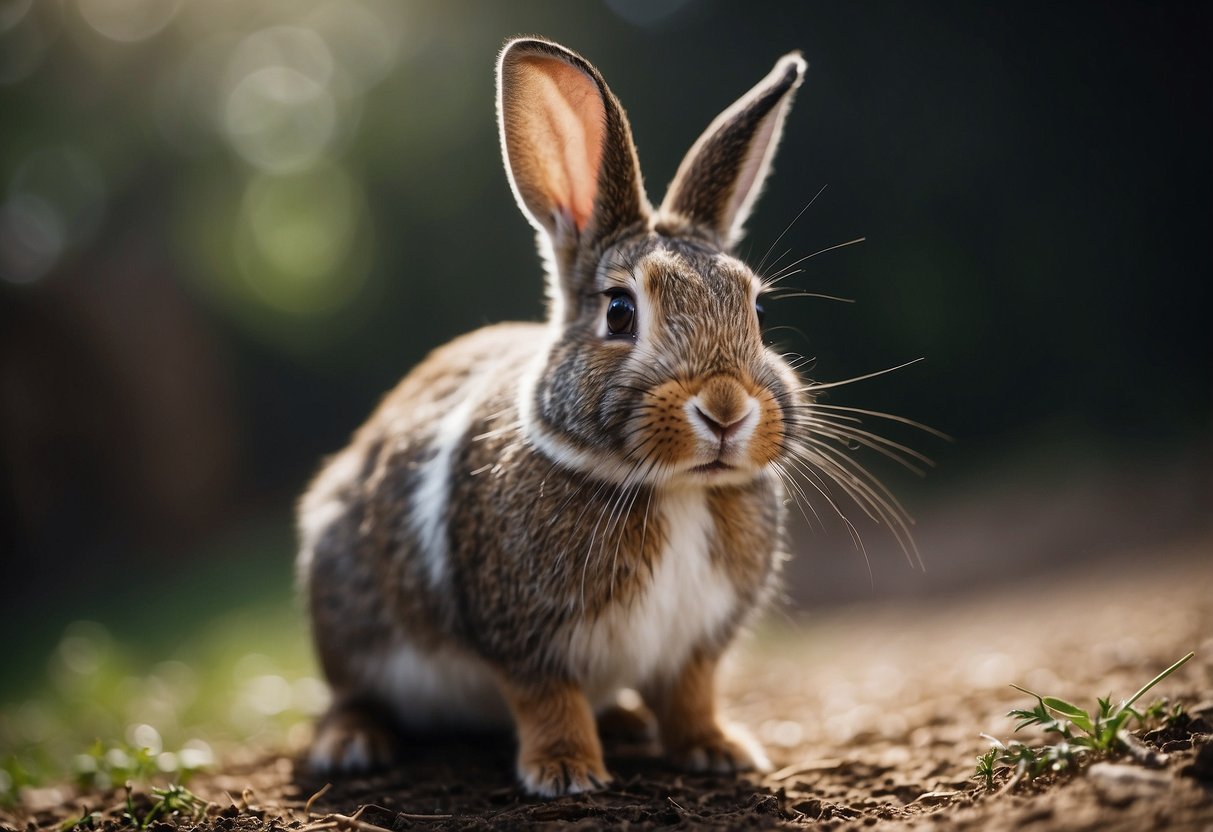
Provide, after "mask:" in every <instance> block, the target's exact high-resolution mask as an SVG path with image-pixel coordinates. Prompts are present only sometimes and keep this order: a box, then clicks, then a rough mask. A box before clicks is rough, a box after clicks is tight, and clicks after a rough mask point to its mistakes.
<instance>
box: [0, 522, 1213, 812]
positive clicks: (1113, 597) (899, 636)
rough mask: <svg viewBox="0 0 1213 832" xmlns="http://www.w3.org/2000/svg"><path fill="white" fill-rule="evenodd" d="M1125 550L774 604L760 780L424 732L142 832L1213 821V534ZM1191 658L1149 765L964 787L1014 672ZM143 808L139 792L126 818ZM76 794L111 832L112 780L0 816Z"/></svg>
mask: <svg viewBox="0 0 1213 832" xmlns="http://www.w3.org/2000/svg"><path fill="white" fill-rule="evenodd" d="M1116 563H1117V566H1116V567H1115V568H1109V569H1106V570H1092V569H1090V568H1089V567H1088V568H1087V569H1086V570H1085V571H1083V572H1082V573H1062V574H1058V575H1053V576H1049V577H1047V578H1043V579H1040V578H1038V579H1036V580H1034V581H1032V582H1031V584H1030V585H1021V586H1016V587H1009V588H1006V589H999V590H994V591H991V590H987V591H985V592H983V593H982V594H980V595H977V596H970V597H968V598H966V599H964V600H962V601H956V602H943V601H939V600H936V601H932V602H929V603H928V602H918V603H916V604H909V603H898V604H897V605H885V606H883V607H882V608H879V609H876V608H873V607H870V606H869V607H850V608H847V609H845V610H843V611H833V612H829V613H823V614H821V615H811V614H810V615H808V616H807V617H797V618H796V619H795V620H794V621H793V620H790V618H789V617H783V618H782V619H781V618H780V617H779V616H774V617H773V618H774V619H775V620H773V621H772V622H771V623H770V624H768V625H766V626H764V627H763V628H761V629H760V633H759V634H758V635H756V636H755V637H753V638H750V639H749V640H748V641H746V642H745V643H743V644H741V645H739V646H738V649H737V650H736V651H735V657H734V659H733V661H732V663H731V665H730V668H729V673H728V676H727V680H726V684H725V686H724V696H725V700H726V703H727V710H728V713H729V715H730V717H731V718H732V719H734V720H736V721H738V722H741V723H744V724H746V725H748V726H750V727H751V728H752V729H753V731H754V733H755V734H756V735H757V736H758V737H759V739H761V740H762V742H763V743H764V744H765V745H766V747H767V750H768V752H769V753H770V755H771V758H772V760H773V762H774V764H775V766H776V768H777V769H778V770H777V771H775V772H773V773H772V774H770V775H766V776H755V777H741V778H734V777H723V776H710V775H688V774H684V773H680V772H678V771H676V770H674V769H672V768H670V767H668V766H667V765H665V764H664V763H662V762H661V761H660V759H658V758H655V757H654V756H653V755H652V753H651V750H650V749H648V748H646V747H645V746H643V745H639V744H635V743H633V744H628V743H626V742H624V743H620V742H608V743H607V754H608V765H609V766H610V768H611V770H612V772H613V773H614V775H615V781H614V783H613V784H612V785H611V786H610V788H609V789H608V790H607V791H604V792H601V793H598V794H593V795H588V796H578V797H569V798H561V799H558V800H553V801H549V802H541V801H535V800H531V799H527V798H526V797H524V796H522V795H521V794H519V792H517V791H516V790H515V788H514V787H513V782H512V778H511V772H512V760H511V758H512V753H513V751H512V748H511V742H510V739H509V738H508V737H459V738H447V739H444V740H428V741H422V742H418V743H417V744H415V745H414V746H413V747H412V748H411V750H410V753H409V758H408V759H407V760H406V761H405V762H404V763H403V764H402V765H401V766H399V767H398V768H396V769H395V770H393V771H391V772H390V773H386V774H383V775H381V776H377V777H374V778H369V779H358V780H350V781H345V782H334V783H332V784H331V785H329V786H328V787H327V788H325V787H326V784H325V783H324V782H316V781H314V780H311V779H309V778H307V777H306V776H304V775H302V774H297V769H296V767H295V765H294V763H293V762H292V760H291V758H289V757H270V758H265V757H261V758H257V759H247V760H238V759H233V760H229V761H228V764H227V767H226V769H225V770H223V771H222V772H219V773H215V774H210V775H206V776H201V777H199V778H197V779H195V780H194V781H192V782H191V783H190V788H191V789H192V790H193V791H194V792H196V793H197V794H199V795H200V796H202V797H204V798H206V799H207V800H209V801H212V802H213V805H211V806H210V807H209V808H208V809H206V810H205V811H204V812H203V813H202V814H201V815H200V817H198V818H197V819H189V818H185V817H181V816H178V817H168V818H164V819H161V820H158V821H155V822H153V823H152V824H151V825H150V826H149V828H150V829H153V830H164V829H168V828H199V829H208V830H209V829H215V830H227V831H228V832H232V831H234V830H262V829H307V830H321V829H358V830H361V832H373V830H374V829H378V828H384V829H409V828H414V827H417V828H434V829H532V828H547V827H555V826H556V825H560V826H565V825H571V826H572V827H573V828H582V829H592V828H603V827H608V828H628V829H654V828H661V827H671V826H673V827H690V828H719V829H738V828H776V827H796V828H807V829H843V828H849V829H860V828H866V827H875V828H879V829H886V828H887V829H932V830H960V829H982V830H1004V829H1005V830H1012V829H1016V830H1017V829H1027V828H1032V829H1059V830H1060V829H1065V830H1085V829H1089V830H1096V829H1099V830H1116V829H1123V830H1156V829H1157V830H1161V829H1184V830H1186V829H1194V830H1196V829H1199V830H1213V736H1210V733H1209V732H1210V731H1213V729H1210V723H1213V543H1211V542H1210V541H1208V540H1205V541H1202V542H1200V543H1199V544H1193V545H1189V546H1186V547H1182V548H1180V549H1174V550H1170V551H1168V552H1165V553H1158V552H1152V553H1149V554H1148V555H1147V554H1142V555H1141V556H1140V557H1138V558H1135V559H1128V560H1118V561H1117V562H1116ZM1189 650H1193V651H1195V652H1196V658H1195V659H1194V660H1192V661H1190V662H1189V663H1188V664H1187V665H1185V666H1184V667H1183V668H1182V669H1181V670H1180V671H1179V672H1178V673H1177V674H1175V675H1174V676H1173V677H1171V678H1169V679H1167V680H1166V681H1165V682H1164V683H1163V684H1162V685H1161V686H1160V687H1159V688H1157V689H1156V691H1153V692H1151V696H1153V694H1154V693H1158V694H1159V695H1164V696H1167V697H1168V698H1169V699H1170V700H1171V701H1173V702H1180V703H1182V704H1183V705H1184V706H1185V708H1186V709H1187V711H1188V713H1189V714H1191V715H1192V716H1194V717H1196V719H1195V721H1194V722H1192V723H1191V725H1189V726H1187V727H1186V728H1183V729H1177V730H1174V731H1172V732H1170V733H1169V734H1167V735H1164V736H1160V737H1154V736H1151V737H1147V742H1149V743H1151V744H1152V746H1153V747H1154V748H1156V749H1159V750H1160V751H1161V752H1163V753H1164V754H1165V761H1162V762H1160V763H1159V764H1158V765H1156V766H1155V767H1153V768H1151V767H1147V766H1145V765H1143V764H1142V763H1139V762H1135V761H1134V760H1132V759H1129V758H1124V757H1122V758H1119V759H1116V760H1113V761H1111V762H1108V763H1103V764H1099V765H1096V766H1091V767H1088V768H1086V769H1085V770H1084V771H1082V772H1080V773H1078V774H1074V775H1062V776H1056V777H1047V778H1043V779H1042V780H1040V781H1037V782H1036V783H1033V784H1031V785H1021V786H1019V787H1017V788H1015V789H1014V790H1012V791H1009V792H1006V793H998V790H997V789H996V790H995V791H986V790H985V789H984V788H982V787H981V786H980V785H979V784H978V783H977V782H976V781H974V780H973V779H971V777H972V775H973V771H974V759H975V757H976V756H977V755H978V754H979V753H981V752H982V751H984V750H985V749H986V748H988V747H989V743H988V741H987V740H984V739H983V738H982V737H981V736H979V734H980V733H981V732H987V733H990V734H993V735H995V736H998V737H1000V738H1003V739H1006V738H1008V737H1010V736H1011V734H1012V728H1013V723H1012V721H1011V720H1009V719H1008V718H1007V717H1006V712H1007V710H1008V709H1010V708H1012V707H1030V706H1031V704H1032V702H1031V700H1029V699H1028V698H1027V697H1025V696H1024V695H1022V694H1020V693H1018V692H1016V691H1015V690H1013V689H1012V688H1010V687H1009V684H1010V683H1011V682H1015V683H1018V684H1020V685H1023V686H1025V687H1028V688H1031V689H1034V690H1038V691H1041V692H1043V693H1046V694H1053V695H1058V696H1062V697H1065V698H1069V699H1072V700H1073V701H1076V702H1078V703H1080V704H1082V705H1084V706H1093V704H1094V701H1093V700H1094V698H1095V697H1096V696H1102V695H1107V694H1111V695H1113V696H1114V697H1116V698H1122V697H1125V696H1128V695H1130V694H1131V693H1132V692H1133V691H1135V690H1136V689H1137V688H1138V687H1139V686H1140V685H1141V684H1142V683H1144V682H1145V681H1147V680H1148V679H1150V678H1151V677H1152V676H1153V675H1154V674H1155V673H1157V672H1158V671H1160V670H1162V669H1163V668H1165V667H1167V666H1168V665H1169V664H1170V663H1171V662H1173V661H1174V660H1175V659H1177V658H1178V657H1180V656H1182V655H1183V654H1185V653H1186V652H1188V651H1189ZM1147 698H1150V697H1147ZM1017 736H1018V735H1017ZM1022 738H1023V739H1030V736H1029V737H1022ZM318 793H319V794H318ZM309 800H310V803H309ZM148 805H149V804H148V803H147V798H146V796H144V795H141V794H137V795H136V797H135V807H136V809H137V810H138V811H146V809H145V807H146V806H148ZM82 806H84V807H88V808H89V809H97V810H101V811H102V814H101V816H100V817H98V818H97V819H96V822H95V824H94V828H102V829H107V828H108V829H115V828H119V827H120V826H121V825H122V821H121V816H122V812H124V811H126V807H125V796H124V795H122V794H121V793H118V794H110V795H70V794H68V793H66V792H65V791H64V790H62V789H61V790H44V791H43V792H42V793H40V794H33V795H31V796H30V798H29V799H28V800H27V803H26V805H25V806H23V807H21V808H20V809H19V810H18V811H17V812H15V813H9V814H3V813H0V827H6V828H9V827H11V828H13V829H26V828H29V829H33V828H53V827H56V826H58V825H59V824H61V823H62V822H63V820H64V819H65V818H68V817H71V816H73V815H75V816H78V815H80V814H81V807H82Z"/></svg>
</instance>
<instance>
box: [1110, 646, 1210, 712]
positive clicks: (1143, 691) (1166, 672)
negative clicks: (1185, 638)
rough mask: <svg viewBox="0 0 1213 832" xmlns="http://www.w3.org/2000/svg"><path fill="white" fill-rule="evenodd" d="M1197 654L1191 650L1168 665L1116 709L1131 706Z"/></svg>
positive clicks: (1119, 709) (1121, 709)
mask: <svg viewBox="0 0 1213 832" xmlns="http://www.w3.org/2000/svg"><path fill="white" fill-rule="evenodd" d="M1195 655H1196V653H1195V652H1190V653H1188V655H1186V656H1184V657H1183V658H1182V659H1180V660H1179V661H1177V662H1176V663H1175V664H1173V665H1171V666H1170V667H1168V668H1167V669H1166V670H1164V671H1163V672H1162V673H1159V674H1158V675H1157V676H1155V677H1154V678H1153V679H1151V680H1150V681H1148V682H1146V684H1145V686H1144V687H1142V689H1141V690H1139V691H1138V692H1137V693H1135V694H1133V695H1132V696H1131V697H1130V698H1128V699H1126V700H1125V701H1124V702H1121V703H1120V707H1119V708H1117V709H1116V710H1117V711H1123V710H1124V709H1125V708H1128V707H1131V706H1132V705H1133V703H1134V702H1136V701H1137V700H1138V699H1141V698H1142V697H1143V696H1145V695H1146V692H1147V691H1148V690H1150V688H1152V687H1154V686H1155V685H1157V684H1158V683H1159V682H1161V681H1162V680H1163V679H1165V678H1167V677H1168V676H1170V675H1171V674H1172V673H1174V672H1175V671H1176V670H1179V668H1181V667H1183V666H1184V665H1185V664H1186V663H1187V662H1188V660H1189V659H1191V658H1192V657H1193V656H1195Z"/></svg>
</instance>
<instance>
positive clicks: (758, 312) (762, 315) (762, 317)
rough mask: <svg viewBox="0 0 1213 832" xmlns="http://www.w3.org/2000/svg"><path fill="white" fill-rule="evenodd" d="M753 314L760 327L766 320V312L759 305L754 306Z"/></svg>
mask: <svg viewBox="0 0 1213 832" xmlns="http://www.w3.org/2000/svg"><path fill="white" fill-rule="evenodd" d="M754 314H755V315H757V316H758V326H759V327H761V326H762V324H763V322H765V321H766V319H767V310H765V309H763V308H762V304H761V303H755V304H754Z"/></svg>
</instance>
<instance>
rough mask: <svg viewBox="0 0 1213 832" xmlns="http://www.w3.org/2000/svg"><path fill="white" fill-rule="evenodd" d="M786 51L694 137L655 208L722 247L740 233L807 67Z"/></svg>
mask: <svg viewBox="0 0 1213 832" xmlns="http://www.w3.org/2000/svg"><path fill="white" fill-rule="evenodd" d="M807 66H808V65H807V64H806V63H805V61H804V58H802V57H801V56H800V53H799V52H789V53H788V54H787V55H784V56H783V57H782V58H780V59H779V61H778V62H777V63H776V64H775V68H774V69H772V70H771V73H770V74H769V75H767V77H766V78H763V79H762V80H761V81H760V82H758V84H757V86H755V87H754V88H753V89H752V90H750V91H749V92H747V93H746V94H745V95H743V96H742V97H741V98H739V99H738V100H737V101H736V102H735V103H734V104H733V105H732V106H731V107H729V108H728V109H727V110H725V111H724V112H723V113H721V114H720V115H719V116H717V117H716V120H715V121H713V122H712V123H711V124H710V125H709V126H708V129H707V130H705V131H704V132H703V135H701V136H700V137H699V139H698V140H697V141H696V142H695V144H694V146H692V147H691V149H690V151H689V152H688V153H687V155H686V158H684V159H683V160H682V164H681V165H679V167H678V173H677V174H675V176H674V181H673V182H671V183H670V188H669V191H667V193H666V197H665V201H664V202H662V204H661V213H662V214H664V215H665V217H664V218H663V219H664V220H665V221H666V222H674V223H677V222H678V221H679V220H682V221H689V222H691V223H692V224H694V225H696V226H699V227H700V228H703V229H705V230H707V231H708V232H709V233H710V234H711V235H713V236H714V237H715V240H716V243H717V244H718V245H720V246H721V247H723V248H731V247H732V246H733V245H734V244H735V243H736V242H737V241H738V240H739V239H740V238H741V235H742V226H743V225H744V224H745V221H746V218H747V217H748V216H749V213H750V209H751V208H752V207H753V205H754V201H755V200H756V199H757V198H758V194H759V192H760V191H761V190H762V184H763V182H764V181H765V180H766V177H767V174H768V173H769V172H770V167H771V158H772V157H773V156H774V155H775V147H776V145H778V144H779V135H780V133H781V132H782V131H783V120H784V116H786V115H787V112H788V107H789V106H790V105H791V103H792V94H793V93H794V92H795V90H796V88H797V87H799V86H800V82H801V81H802V80H803V79H804V72H805V69H806V68H807Z"/></svg>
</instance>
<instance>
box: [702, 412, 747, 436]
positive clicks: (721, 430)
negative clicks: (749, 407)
mask: <svg viewBox="0 0 1213 832" xmlns="http://www.w3.org/2000/svg"><path fill="white" fill-rule="evenodd" d="M694 414H695V418H697V419H698V420H699V421H700V423H701V424H703V425H705V426H706V427H707V428H708V430H710V431H711V432H712V433H714V434H716V436H718V437H719V438H720V439H722V440H724V439H728V438H729V437H730V436H732V435H733V434H735V433H736V432H737V429H738V428H740V427H741V423H742V422H744V421H745V417H746V416H747V415H749V413H748V411H747V412H746V413H742V414H740V415H739V416H737V418H735V419H733V420H732V421H731V422H725V421H722V420H720V419H718V418H716V417H714V416H712V415H711V414H709V413H707V412H705V411H704V409H703V407H702V406H700V405H696V406H695V409H694Z"/></svg>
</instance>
